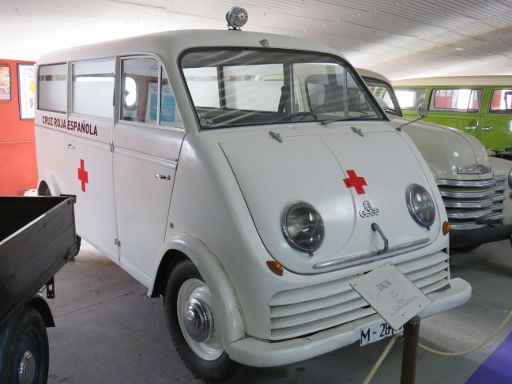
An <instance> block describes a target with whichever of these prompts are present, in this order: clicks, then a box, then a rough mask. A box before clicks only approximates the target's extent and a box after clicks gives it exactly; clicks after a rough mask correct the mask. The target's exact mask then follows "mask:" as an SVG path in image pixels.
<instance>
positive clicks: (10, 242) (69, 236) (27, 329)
mask: <svg viewBox="0 0 512 384" xmlns="http://www.w3.org/2000/svg"><path fill="white" fill-rule="evenodd" d="M74 203H75V198H74V197H69V196H61V197H0V383H9V384H44V383H46V381H47V377H48V363H49V353H48V335H47V333H46V328H47V327H53V326H55V322H54V319H53V316H52V313H51V311H50V307H49V306H48V304H47V303H46V301H45V299H44V298H43V296H42V295H41V293H40V292H41V291H42V290H43V289H44V288H45V287H46V296H47V297H48V298H53V297H54V296H55V289H54V281H53V277H54V275H55V274H56V273H57V271H59V269H60V268H62V266H63V265H64V264H65V263H66V261H68V260H70V259H71V258H73V257H74V256H75V255H76V254H77V253H78V249H79V244H78V241H77V237H76V231H75V216H74Z"/></svg>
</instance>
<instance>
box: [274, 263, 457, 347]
mask: <svg viewBox="0 0 512 384" xmlns="http://www.w3.org/2000/svg"><path fill="white" fill-rule="evenodd" d="M396 266H397V267H398V269H399V270H400V271H402V273H404V274H405V275H406V276H407V277H408V278H409V280H411V281H412V282H413V283H414V284H416V286H417V287H418V288H420V289H421V290H422V291H423V293H425V294H427V293H430V292H433V291H436V290H438V289H440V288H443V287H444V286H445V285H447V284H448V283H449V265H448V255H447V254H445V253H438V254H434V255H429V256H423V257H420V258H417V259H414V260H411V261H407V262H403V263H400V264H396ZM356 277H357V276H349V277H346V278H342V279H338V280H333V281H329V282H326V283H322V284H317V285H311V286H307V287H303V288H297V289H292V290H288V291H282V292H278V293H276V294H275V295H274V296H273V297H272V299H271V301H270V330H271V339H272V340H284V339H290V338H294V337H300V336H304V335H308V334H311V333H314V332H318V331H322V330H325V329H328V328H331V327H335V326H338V325H342V324H345V323H348V322H350V321H354V320H357V319H361V318H363V317H367V316H371V315H373V314H375V310H374V309H373V308H372V307H370V306H369V305H368V303H367V302H366V301H365V300H364V299H363V298H362V297H361V296H360V295H359V293H357V291H355V290H354V289H352V287H351V286H350V285H349V283H350V282H351V281H352V280H353V279H354V278H356Z"/></svg>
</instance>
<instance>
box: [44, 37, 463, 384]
mask: <svg viewBox="0 0 512 384" xmlns="http://www.w3.org/2000/svg"><path fill="white" fill-rule="evenodd" d="M275 74H279V76H277V77H276V76H275ZM37 79H38V88H37V95H38V103H37V112H36V118H35V126H36V128H35V129H36V143H37V161H38V169H39V177H40V181H39V187H38V191H39V193H40V194H42V195H60V194H70V195H75V196H76V199H77V204H76V220H77V232H78V234H79V235H80V236H81V237H82V238H83V239H86V240H87V241H88V242H90V243H91V244H92V245H94V246H95V247H97V248H98V249H99V250H101V252H103V253H104V254H105V255H106V256H108V257H109V258H110V259H112V260H113V261H114V262H115V263H117V264H118V265H119V266H120V267H121V268H123V269H124V270H126V271H127V272H128V273H129V274H131V275H132V276H133V277H134V278H135V279H137V280H138V281H139V282H140V283H142V284H143V285H145V286H146V287H148V295H149V296H150V297H155V298H156V297H160V296H162V297H163V301H164V308H165V313H166V316H167V322H168V328H169V332H170V335H171V337H172V339H173V341H174V344H175V346H176V349H177V351H178V353H179V355H180V356H181V357H182V359H183V361H184V362H185V364H186V365H187V366H188V367H189V369H190V370H191V371H192V372H193V373H194V374H195V375H197V376H198V377H201V378H203V379H204V380H207V381H224V380H228V379H230V378H231V377H232V375H234V374H235V373H236V372H237V370H238V368H239V367H240V365H249V366H256V367H268V366H277V365H283V364H289V363H293V362H297V361H301V360H304V359H309V358H312V357H315V356H318V355H321V354H324V353H327V352H329V351H332V350H335V349H338V348H341V347H343V346H347V345H349V344H352V343H354V342H358V341H360V339H361V336H362V335H365V337H368V336H367V335H368V334H369V332H368V329H369V328H370V327H375V326H378V325H379V324H383V323H382V322H383V319H382V318H381V316H380V315H378V314H377V313H376V311H375V310H374V309H373V308H372V307H371V306H369V305H368V303H367V302H366V301H365V300H364V299H362V297H361V296H360V295H359V294H358V292H356V291H355V290H354V289H353V288H352V287H351V285H350V283H351V282H352V281H353V280H354V279H355V278H357V277H359V276H362V275H364V274H366V273H368V272H369V271H372V270H374V269H375V268H378V267H380V266H383V265H387V264H392V265H394V266H396V267H397V268H398V269H399V270H400V271H401V273H403V274H404V275H405V276H406V277H407V278H408V279H409V280H411V281H412V282H413V283H414V284H415V285H416V286H417V287H418V288H419V289H421V291H422V292H423V293H424V294H426V295H427V296H428V298H429V299H430V301H431V304H430V305H429V306H428V307H426V308H424V309H423V311H422V312H421V313H420V316H422V317H426V316H430V315H433V314H436V313H438V312H441V311H445V310H448V309H451V308H453V307H456V306H458V305H460V304H462V303H464V302H466V301H467V300H468V299H469V297H470V295H471V287H470V286H469V284H468V283H466V282H465V281H464V280H462V279H460V278H454V279H451V278H450V266H449V249H448V237H449V236H448V226H447V215H446V212H445V209H444V207H443V201H442V199H441V196H440V194H439V191H438V189H437V186H436V182H435V180H434V179H433V177H432V174H431V172H430V170H429V168H428V166H427V164H426V163H425V161H424V160H423V158H422V157H421V155H420V153H419V152H418V150H417V148H416V147H415V146H414V144H413V143H412V142H411V140H410V139H409V138H408V137H407V135H405V134H404V133H402V132H400V131H398V130H396V129H395V127H394V126H393V125H392V124H391V123H390V122H389V119H388V117H387V116H386V114H385V113H384V111H383V110H382V109H381V107H380V106H379V104H378V103H377V102H376V100H375V99H374V98H373V96H372V95H371V93H370V92H369V91H368V89H367V88H366V86H365V85H364V82H363V81H362V79H361V78H360V77H359V75H358V74H357V72H356V71H355V70H354V68H353V67H352V66H351V65H350V64H349V63H348V62H347V61H346V60H345V59H343V58H342V57H340V56H339V55H338V54H336V51H335V50H333V49H331V48H329V47H327V46H324V45H321V44H319V43H313V42H308V41H304V40H300V39H296V38H291V37H284V36H278V35H270V34H261V33H247V32H240V31H206V30H195V31H173V32H165V33H158V34H152V35H147V36H142V37H134V38H129V39H124V40H119V41H112V42H106V43H101V44H95V45H90V46H83V47H79V48H73V49H66V50H63V51H58V52H53V53H49V54H46V55H44V56H43V57H41V58H40V60H39V61H38V66H37ZM386 334H388V333H386ZM375 340H377V338H375V339H374V336H372V339H371V340H366V341H367V342H371V341H375Z"/></svg>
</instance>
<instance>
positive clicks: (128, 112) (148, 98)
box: [121, 58, 160, 124]
mask: <svg viewBox="0 0 512 384" xmlns="http://www.w3.org/2000/svg"><path fill="white" fill-rule="evenodd" d="M159 72H160V64H158V61H156V60H155V59H151V58H136V59H124V60H123V61H122V76H121V85H122V94H121V96H122V97H121V100H122V105H121V120H128V121H138V122H140V123H151V124H156V123H157V109H158V78H159Z"/></svg>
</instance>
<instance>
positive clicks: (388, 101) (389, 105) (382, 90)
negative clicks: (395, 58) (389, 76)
mask: <svg viewBox="0 0 512 384" xmlns="http://www.w3.org/2000/svg"><path fill="white" fill-rule="evenodd" d="M363 79H364V81H365V83H366V85H367V86H368V89H369V90H370V92H371V93H372V94H373V96H375V98H376V99H377V101H378V102H379V103H380V105H381V107H382V108H383V109H384V111H386V112H387V113H392V114H394V115H397V116H402V110H401V109H400V104H398V100H397V98H396V95H395V92H394V91H393V88H391V85H389V84H388V83H387V82H385V81H383V80H379V79H375V78H373V77H366V76H365V77H363Z"/></svg>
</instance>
